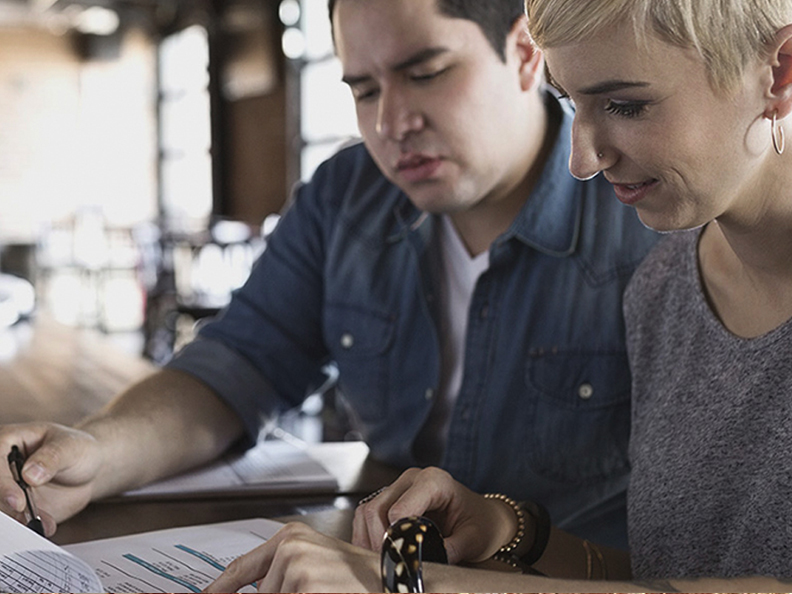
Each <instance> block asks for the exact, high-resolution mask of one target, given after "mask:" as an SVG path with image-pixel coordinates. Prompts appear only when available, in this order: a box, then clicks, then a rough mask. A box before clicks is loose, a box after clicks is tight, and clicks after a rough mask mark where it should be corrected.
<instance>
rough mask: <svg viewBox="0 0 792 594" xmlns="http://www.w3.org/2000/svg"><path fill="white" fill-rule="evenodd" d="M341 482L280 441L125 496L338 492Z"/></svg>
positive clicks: (301, 451) (261, 444) (301, 450)
mask: <svg viewBox="0 0 792 594" xmlns="http://www.w3.org/2000/svg"><path fill="white" fill-rule="evenodd" d="M337 489H338V481H337V479H336V477H335V476H333V475H332V474H331V473H330V472H329V471H328V470H327V469H326V468H325V467H324V466H322V464H320V463H319V462H318V461H317V460H315V459H314V458H312V457H311V456H310V454H308V453H307V452H306V451H305V449H304V448H301V447H299V446H298V445H295V444H294V443H291V442H288V441H283V440H280V439H270V440H263V441H259V442H258V444H257V445H256V446H255V447H253V448H251V449H249V450H247V451H246V452H242V453H231V454H226V455H225V456H223V457H222V458H221V459H220V460H218V461H216V462H212V463H211V464H209V465H207V466H203V467H201V468H198V469H197V470H192V471H190V472H187V473H184V474H181V475H179V476H175V477H173V478H169V479H165V480H162V481H159V482H156V483H152V484H151V485H147V486H145V487H142V488H140V489H135V490H133V491H127V492H126V493H124V496H125V497H127V496H136V497H139V496H148V497H152V496H153V497H156V496H170V495H178V496H179V497H185V496H201V495H209V494H217V493H224V494H235V493H236V494H250V493H251V492H257V493H266V492H283V491H290V492H316V491H320V492H330V493H332V492H335V491H336V490H337Z"/></svg>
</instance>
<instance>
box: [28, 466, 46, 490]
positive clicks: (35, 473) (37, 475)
mask: <svg viewBox="0 0 792 594" xmlns="http://www.w3.org/2000/svg"><path fill="white" fill-rule="evenodd" d="M46 476H47V473H46V471H45V470H44V467H43V466H42V465H41V464H39V463H37V462H36V463H34V464H31V465H30V466H26V467H25V480H27V482H29V483H33V484H34V485H37V484H39V483H41V482H42V481H44V479H45V478H46Z"/></svg>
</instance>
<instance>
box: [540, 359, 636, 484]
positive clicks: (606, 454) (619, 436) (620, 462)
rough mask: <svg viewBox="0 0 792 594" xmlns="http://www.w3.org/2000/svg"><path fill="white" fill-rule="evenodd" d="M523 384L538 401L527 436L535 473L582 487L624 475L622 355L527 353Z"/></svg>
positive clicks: (626, 430) (626, 393) (626, 424)
mask: <svg viewBox="0 0 792 594" xmlns="http://www.w3.org/2000/svg"><path fill="white" fill-rule="evenodd" d="M526 381H527V383H528V387H529V388H530V389H532V391H533V392H534V393H535V394H536V395H537V398H536V400H535V402H536V408H535V411H534V413H535V414H534V418H533V427H532V430H531V431H530V435H531V440H530V441H531V446H532V447H531V459H532V460H533V466H534V469H535V470H536V471H537V472H539V473H541V474H543V475H545V476H547V477H549V478H552V479H554V480H559V481H563V482H572V483H576V484H581V483H593V482H596V481H599V480H602V479H604V478H606V477H609V476H612V475H613V474H614V473H618V472H626V471H627V470H628V468H629V460H628V443H629V437H630V373H629V367H628V363H627V354H626V353H625V352H605V353H602V352H582V351H575V352H562V351H552V352H545V351H532V352H531V353H530V354H529V357H528V365H527V370H526Z"/></svg>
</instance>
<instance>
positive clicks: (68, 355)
mask: <svg viewBox="0 0 792 594" xmlns="http://www.w3.org/2000/svg"><path fill="white" fill-rule="evenodd" d="M154 369H155V367H154V366H153V365H152V364H151V363H149V362H148V361H146V360H144V359H143V358H142V357H137V356H133V355H130V354H129V353H126V352H124V351H123V350H121V349H120V348H118V347H117V346H116V345H115V344H113V343H112V342H111V341H110V340H109V339H108V337H107V336H105V335H103V334H102V333H100V332H98V331H94V330H85V329H75V328H70V327H66V326H62V325H60V324H57V323H55V322H53V321H52V320H49V319H47V318H40V319H36V320H34V321H32V322H30V323H24V324H20V325H17V326H15V327H13V328H11V329H9V330H7V331H5V333H4V334H3V335H2V336H0V422H3V423H20V422H28V421H52V422H57V423H63V424H72V423H74V422H76V421H77V420H79V419H80V418H82V417H84V416H85V415H88V414H90V413H93V412H95V411H96V410H97V409H99V408H100V407H101V406H103V405H104V404H105V403H106V402H108V401H109V400H110V399H111V398H112V397H113V396H114V395H115V394H117V393H118V392H119V391H121V390H122V389H123V388H125V387H126V386H128V385H129V384H131V383H133V382H135V381H137V380H139V379H141V378H142V377H144V376H146V375H147V374H149V373H151V372H152V371H154ZM308 449H309V451H310V453H311V454H312V455H314V456H315V457H317V458H318V459H319V460H320V461H321V462H322V463H323V464H325V466H326V467H327V468H328V470H330V471H331V472H332V473H333V474H334V475H335V476H336V478H337V479H338V483H339V489H338V491H337V492H335V493H324V494H311V495H306V494H302V495H289V494H284V493H279V494H277V495H259V496H244V497H239V496H235V497H232V498H228V497H226V498H222V497H211V498H205V499H190V500H174V499H161V500H145V501H141V500H129V499H123V498H113V499H109V500H106V501H99V502H94V503H92V504H91V505H89V506H88V507H87V508H86V509H85V510H83V511H82V512H81V513H79V514H78V515H77V516H75V517H74V518H71V519H70V520H68V521H66V522H64V523H63V524H61V526H60V527H59V529H58V532H57V534H56V535H55V537H54V538H53V540H54V541H55V542H57V543H58V544H68V543H73V542H81V541H85V540H93V539H96V538H106V537H111V536H121V535H124V534H131V533H137V532H145V531H149V530H156V529H161V528H170V527H174V526H186V525H191V524H203V523H211V522H221V521H226V520H237V519H244V518H250V517H267V518H275V519H280V520H292V519H298V520H300V521H304V522H306V523H308V524H310V525H312V526H313V527H315V528H317V529H318V530H321V531H322V532H325V533H327V534H331V535H333V536H338V537H339V538H345V539H349V537H350V534H351V518H352V514H353V511H354V506H355V505H356V504H357V501H358V500H359V499H360V498H361V497H362V496H364V495H366V494H368V493H370V492H371V491H374V490H375V489H377V488H379V487H380V486H382V485H385V484H388V483H389V482H391V481H392V480H393V479H394V478H395V477H396V476H397V475H398V472H397V470H396V469H393V468H391V467H388V466H386V465H384V464H380V463H377V462H376V461H373V460H371V459H370V458H369V457H368V448H367V447H366V446H365V444H363V443H362V442H338V443H323V444H315V445H309V446H308Z"/></svg>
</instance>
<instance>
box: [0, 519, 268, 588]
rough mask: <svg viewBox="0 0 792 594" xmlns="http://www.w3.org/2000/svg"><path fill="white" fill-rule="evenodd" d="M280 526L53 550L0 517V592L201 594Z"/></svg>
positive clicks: (196, 530) (180, 532) (210, 528)
mask: <svg viewBox="0 0 792 594" xmlns="http://www.w3.org/2000/svg"><path fill="white" fill-rule="evenodd" d="M281 526H282V524H280V523H278V522H274V521H272V520H264V519H261V518H256V519H250V520H239V521H235V522H223V523H220V524H207V525H202V526H189V527H186V528H171V529H168V530H159V531H156V532H146V533H143V534H135V535H131V536H121V537H118V538H108V539H103V540H95V541H91V542H85V543H79V544H73V545H67V546H64V547H59V546H57V545H55V544H53V543H51V542H50V541H48V540H46V539H45V538H42V537H40V536H39V535H38V534H35V533H34V532H33V531H31V530H29V529H28V528H26V527H25V526H23V525H22V524H19V523H18V522H16V521H15V520H13V519H12V518H10V517H8V516H6V515H4V514H2V513H0V535H2V536H1V537H0V592H9V593H11V592H200V591H201V590H203V589H204V588H205V587H206V586H208V585H209V584H210V583H212V582H213V581H214V580H215V579H216V578H217V577H218V576H219V575H220V574H221V573H222V571H223V569H225V567H226V566H227V565H228V564H229V563H230V562H231V561H232V560H233V559H235V558H236V557H238V556H240V555H243V554H244V553H246V552H248V551H250V550H252V549H254V548H256V547H257V546H259V545H260V544H262V543H264V542H266V541H267V539H268V538H270V537H271V536H272V535H273V534H275V532H277V531H278V529H279V528H281ZM240 591H241V592H254V591H255V589H254V588H253V587H252V586H250V587H248V588H245V589H242V590H240Z"/></svg>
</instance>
